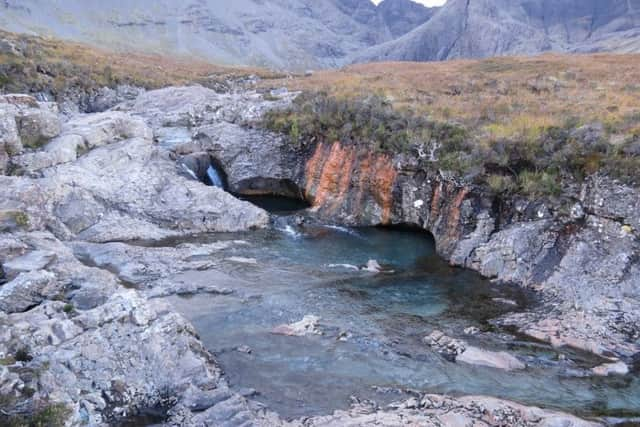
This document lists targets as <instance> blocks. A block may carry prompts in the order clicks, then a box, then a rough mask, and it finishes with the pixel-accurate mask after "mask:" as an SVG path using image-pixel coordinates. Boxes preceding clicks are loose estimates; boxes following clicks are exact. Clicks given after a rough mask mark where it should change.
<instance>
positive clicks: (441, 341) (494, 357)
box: [423, 331, 525, 371]
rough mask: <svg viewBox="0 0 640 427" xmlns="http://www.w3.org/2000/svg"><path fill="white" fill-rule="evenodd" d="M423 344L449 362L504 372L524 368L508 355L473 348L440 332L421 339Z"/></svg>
mask: <svg viewBox="0 0 640 427" xmlns="http://www.w3.org/2000/svg"><path fill="white" fill-rule="evenodd" d="M423 342H424V343H425V344H427V345H428V346H430V347H431V348H433V349H434V350H435V351H437V352H438V353H440V354H441V355H442V356H444V357H445V358H446V359H448V360H451V361H455V362H462V363H467V364H470V365H477V366H486V367H490V368H495V369H503V370H506V371H513V370H518V369H524V368H525V364H524V363H522V362H520V361H519V360H518V359H517V358H516V357H515V356H512V355H510V354H509V353H506V352H503V351H501V352H495V351H488V350H483V349H480V348H478V347H473V346H470V345H469V344H467V343H466V342H464V341H462V340H458V339H455V338H451V337H449V336H447V335H445V334H444V333H443V332H441V331H434V332H432V333H431V334H430V335H429V336H427V337H425V338H424V339H423Z"/></svg>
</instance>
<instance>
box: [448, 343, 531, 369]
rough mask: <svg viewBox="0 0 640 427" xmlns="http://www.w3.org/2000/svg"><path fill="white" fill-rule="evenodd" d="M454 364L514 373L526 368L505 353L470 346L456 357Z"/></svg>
mask: <svg viewBox="0 0 640 427" xmlns="http://www.w3.org/2000/svg"><path fill="white" fill-rule="evenodd" d="M456 362H462V363H467V364H469V365H477V366H486V367H489V368H495V369H502V370H505V371H516V370H519V369H524V368H525V367H526V365H525V364H524V363H522V362H521V361H519V360H518V359H517V358H516V357H515V356H512V355H511V354H509V353H507V352H504V351H488V350H483V349H481V348H478V347H471V346H467V347H466V348H465V350H464V351H463V352H462V353H461V354H459V355H458V356H457V357H456Z"/></svg>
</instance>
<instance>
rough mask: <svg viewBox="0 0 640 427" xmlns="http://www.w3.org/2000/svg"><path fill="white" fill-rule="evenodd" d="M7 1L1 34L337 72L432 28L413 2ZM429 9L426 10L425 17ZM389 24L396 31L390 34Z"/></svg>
mask: <svg viewBox="0 0 640 427" xmlns="http://www.w3.org/2000/svg"><path fill="white" fill-rule="evenodd" d="M387 2H390V4H391V6H389V5H385V7H383V8H380V10H379V9H378V8H377V7H376V6H375V5H374V4H373V3H371V2H370V1H369V0H322V1H317V0H235V1H233V2H229V1H227V0H187V1H176V0H55V1H54V0H4V1H3V2H2V3H0V28H4V29H7V30H9V31H15V32H35V33H38V34H41V35H52V36H56V37H60V38H65V39H71V40H74V41H80V42H87V43H90V44H94V45H97V46H101V47H108V48H116V49H119V50H125V51H126V50H137V51H144V52H149V53H160V54H179V55H185V56H194V57H200V58H204V59H207V60H211V61H215V62H218V63H228V64H240V65H261V66H269V67H276V68H286V69H303V68H306V67H333V66H338V65H342V64H344V63H345V61H346V58H347V57H348V56H349V55H352V54H354V53H355V52H359V51H361V50H363V49H365V48H367V47H370V46H373V45H375V44H379V43H383V42H386V41H389V40H391V39H392V37H393V35H394V34H398V33H399V31H401V30H400V29H399V26H402V27H403V28H404V31H409V30H411V29H413V28H414V27H416V26H418V25H420V24H422V23H424V22H425V20H426V19H428V17H429V16H430V14H428V13H424V11H428V9H427V8H424V7H422V6H419V5H415V4H413V3H412V2H408V0H403V1H402V2H401V3H409V5H408V7H409V9H410V12H409V13H408V14H407V16H406V17H405V18H401V19H400V20H399V19H396V18H394V16H393V13H391V14H388V15H387V14H385V10H387V9H390V10H391V11H392V12H393V11H396V10H399V11H402V10H404V9H405V8H407V4H399V6H398V5H396V6H394V5H393V3H397V2H398V0H386V1H385V3H387ZM423 10H424V11H423ZM387 20H388V21H389V22H390V25H391V26H392V28H387Z"/></svg>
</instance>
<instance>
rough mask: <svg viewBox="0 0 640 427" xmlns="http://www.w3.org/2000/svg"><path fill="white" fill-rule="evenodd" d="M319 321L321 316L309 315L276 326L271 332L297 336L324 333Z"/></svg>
mask: <svg viewBox="0 0 640 427" xmlns="http://www.w3.org/2000/svg"><path fill="white" fill-rule="evenodd" d="M319 322H320V317H318V316H313V315H307V316H304V318H303V319H302V320H300V321H299V322H295V323H291V324H288V325H280V326H276V327H275V328H273V329H272V330H271V333H272V334H276V335H288V336H296V337H302V336H305V335H322V331H321V330H320V329H319V328H318V324H319Z"/></svg>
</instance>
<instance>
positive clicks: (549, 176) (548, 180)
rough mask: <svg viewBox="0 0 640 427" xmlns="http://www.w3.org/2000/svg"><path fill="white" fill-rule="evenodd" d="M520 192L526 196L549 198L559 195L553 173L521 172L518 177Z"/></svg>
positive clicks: (557, 183) (555, 177)
mask: <svg viewBox="0 0 640 427" xmlns="http://www.w3.org/2000/svg"><path fill="white" fill-rule="evenodd" d="M518 185H519V188H520V191H522V193H524V194H526V195H528V196H551V195H557V194H559V193H560V191H561V190H562V188H561V187H560V184H559V178H558V175H557V174H555V173H553V172H547V171H544V172H531V171H523V172H522V173H520V175H518Z"/></svg>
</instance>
